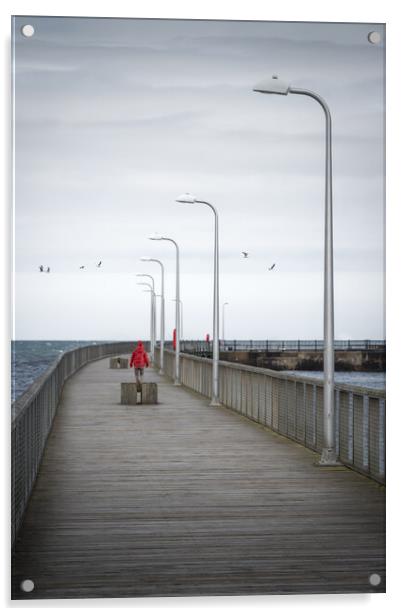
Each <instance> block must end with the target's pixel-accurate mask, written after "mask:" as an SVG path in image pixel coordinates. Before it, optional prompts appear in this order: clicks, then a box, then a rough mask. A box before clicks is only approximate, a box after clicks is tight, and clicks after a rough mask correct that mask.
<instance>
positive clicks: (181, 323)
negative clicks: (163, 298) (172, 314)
mask: <svg viewBox="0 0 402 616" xmlns="http://www.w3.org/2000/svg"><path fill="white" fill-rule="evenodd" d="M175 301H176V300H175V299H172V302H175ZM180 332H181V337H182V340H183V332H184V329H183V301H182V300H180Z"/></svg>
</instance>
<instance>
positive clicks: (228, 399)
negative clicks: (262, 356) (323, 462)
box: [155, 349, 385, 484]
mask: <svg viewBox="0 0 402 616" xmlns="http://www.w3.org/2000/svg"><path fill="white" fill-rule="evenodd" d="M155 355H156V357H155V359H156V361H157V362H158V361H159V349H157V350H156V354H155ZM165 373H166V375H167V376H169V377H170V378H173V374H174V353H173V352H172V351H169V350H166V351H165ZM180 374H181V382H182V384H183V385H184V386H186V387H188V388H189V389H192V390H194V391H196V392H198V393H200V394H202V395H203V396H207V397H211V389H212V361H211V360H210V359H207V358H201V357H196V356H194V355H189V354H181V355H180ZM219 399H220V401H221V403H222V404H224V405H225V406H227V407H228V408H231V409H233V410H235V411H237V412H239V413H241V414H242V415H245V416H246V417H249V418H250V419H252V420H254V421H256V422H258V423H260V424H263V425H265V426H268V427H269V428H271V429H272V430H274V431H276V432H278V433H279V434H282V435H284V436H287V437H288V438H291V439H293V440H295V441H297V442H298V443H301V444H302V445H304V446H305V447H308V448H309V449H312V450H313V451H318V452H319V451H321V449H322V446H323V430H322V427H323V385H322V381H321V380H318V379H309V378H304V377H298V376H293V375H284V374H282V373H278V372H275V371H274V370H267V369H263V368H255V367H252V366H245V365H243V364H235V363H230V362H226V361H220V362H219ZM335 429H336V451H337V455H338V456H339V459H340V461H341V462H342V463H343V464H345V466H349V467H351V468H353V469H355V470H357V471H359V472H360V473H363V474H364V475H367V476H368V477H371V478H372V479H375V480H376V481H378V482H379V483H382V484H384V483H385V391H383V390H375V389H369V388H366V387H357V386H352V385H335Z"/></svg>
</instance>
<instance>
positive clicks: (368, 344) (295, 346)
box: [165, 340, 386, 355]
mask: <svg viewBox="0 0 402 616" xmlns="http://www.w3.org/2000/svg"><path fill="white" fill-rule="evenodd" d="M165 344H166V347H167V348H169V347H170V346H171V343H169V342H167V343H165ZM219 346H220V350H221V351H260V352H263V351H322V350H323V349H324V342H323V340H220V341H219ZM334 346H335V350H336V351H370V350H384V351H385V348H386V342H385V340H335V343H334ZM180 350H181V351H182V352H183V353H196V354H197V355H199V354H202V353H206V354H208V353H212V342H211V341H210V342H206V341H205V340H182V341H181V342H180Z"/></svg>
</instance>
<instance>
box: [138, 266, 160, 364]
mask: <svg viewBox="0 0 402 616" xmlns="http://www.w3.org/2000/svg"><path fill="white" fill-rule="evenodd" d="M141 261H149V262H151V261H152V262H154V263H159V265H160V266H161V276H162V280H161V345H160V360H159V367H160V370H159V374H164V349H165V268H164V267H163V263H162V261H159V259H152V258H151V257H141Z"/></svg>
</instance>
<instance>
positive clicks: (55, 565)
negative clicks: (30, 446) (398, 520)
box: [12, 360, 385, 599]
mask: <svg viewBox="0 0 402 616" xmlns="http://www.w3.org/2000/svg"><path fill="white" fill-rule="evenodd" d="M150 375H152V377H150ZM120 377H121V374H120V373H119V372H118V371H115V370H108V360H102V361H98V362H95V363H92V364H90V365H88V366H86V367H84V368H83V369H82V370H80V371H79V372H78V373H77V374H76V375H75V376H74V377H72V379H70V381H69V382H68V383H67V384H66V385H65V388H64V390H63V396H62V401H61V404H60V407H59V409H58V412H57V415H56V418H55V422H54V427H53V430H52V432H51V434H50V436H49V439H48V442H47V446H46V449H45V453H44V457H43V461H42V465H41V468H40V471H39V474H38V479H37V482H36V485H35V488H34V491H33V494H32V498H31V500H30V503H29V506H28V510H27V513H26V516H25V520H24V523H23V526H22V529H21V532H20V535H19V538H18V539H17V542H16V548H15V555H14V558H13V568H12V573H13V578H12V580H13V590H12V596H13V598H14V599H39V598H83V597H142V596H190V595H242V594H268V593H269V594H296V593H351V592H384V590H385V556H384V554H385V498H384V494H385V492H384V489H383V488H382V487H380V486H379V485H378V484H376V483H375V482H374V481H371V480H370V479H367V478H366V477H363V476H362V475H359V474H358V473H356V472H354V471H352V470H350V469H346V468H345V467H337V468H332V469H331V468H326V467H317V466H314V464H313V462H314V461H315V460H317V454H316V453H314V452H312V451H310V450H308V449H305V448H304V447H302V446H301V445H299V444H297V443H295V442H292V441H290V440H289V439H286V438H285V437H282V436H280V435H279V434H277V433H275V432H272V431H270V430H269V429H267V428H265V427H263V426H260V425H258V424H256V423H255V422H253V421H251V420H249V419H247V418H246V417H244V416H241V415H240V414H238V413H236V412H234V411H230V410H228V409H226V408H225V407H219V408H216V407H211V406H209V400H208V399H206V398H202V397H201V396H200V395H198V394H191V393H190V392H189V391H188V390H186V389H185V388H184V387H174V386H173V385H172V384H171V382H170V381H169V382H168V381H166V380H164V379H163V378H162V377H159V376H157V375H156V374H154V373H153V372H151V371H146V374H145V379H147V378H148V379H150V378H152V381H155V382H157V383H158V390H159V404H158V405H155V406H152V405H150V406H148V407H142V406H138V407H137V408H136V411H135V413H133V412H132V409H130V408H126V407H125V406H124V405H121V404H120V403H119V393H120ZM371 573H378V574H380V575H381V578H382V582H381V584H380V585H379V586H377V587H372V586H370V584H369V575H370V574H371ZM24 579H32V580H33V581H34V583H35V589H34V590H33V591H32V592H31V593H23V591H22V590H21V589H20V583H21V581H22V580H24Z"/></svg>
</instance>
